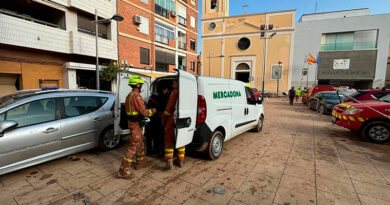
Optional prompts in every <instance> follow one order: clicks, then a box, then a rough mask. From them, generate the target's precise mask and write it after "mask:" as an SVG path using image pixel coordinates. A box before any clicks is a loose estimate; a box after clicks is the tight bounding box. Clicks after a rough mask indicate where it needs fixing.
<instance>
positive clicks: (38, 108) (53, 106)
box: [0, 98, 61, 174]
mask: <svg viewBox="0 0 390 205" xmlns="http://www.w3.org/2000/svg"><path fill="white" fill-rule="evenodd" d="M58 102H59V98H46V99H38V100H33V101H29V102H26V103H24V104H22V105H19V106H16V107H13V108H10V109H9V110H7V111H6V112H4V113H2V114H1V115H2V116H3V117H2V119H3V120H11V121H15V122H17V123H18V126H17V127H16V128H14V129H12V130H9V131H6V132H5V133H3V134H2V135H0V136H1V137H0V174H1V173H2V172H5V171H6V170H8V169H12V168H17V167H25V166H27V165H28V164H31V163H34V162H35V161H39V160H40V159H42V158H44V157H45V156H46V157H48V156H50V155H48V154H50V153H53V152H55V151H57V150H59V149H60V147H61V146H60V137H59V136H60V131H61V127H60V122H59V121H58V118H59V117H60V116H59V115H58V112H57V110H58ZM0 120H1V119H0Z"/></svg>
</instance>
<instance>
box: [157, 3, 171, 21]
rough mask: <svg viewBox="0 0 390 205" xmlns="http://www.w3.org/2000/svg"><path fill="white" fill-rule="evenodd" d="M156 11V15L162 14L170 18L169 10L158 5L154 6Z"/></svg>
mask: <svg viewBox="0 0 390 205" xmlns="http://www.w3.org/2000/svg"><path fill="white" fill-rule="evenodd" d="M154 10H155V12H156V14H160V15H161V16H164V17H165V18H168V9H166V8H164V7H162V6H160V5H158V4H154Z"/></svg>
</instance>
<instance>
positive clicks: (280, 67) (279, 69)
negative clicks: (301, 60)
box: [276, 61, 282, 98]
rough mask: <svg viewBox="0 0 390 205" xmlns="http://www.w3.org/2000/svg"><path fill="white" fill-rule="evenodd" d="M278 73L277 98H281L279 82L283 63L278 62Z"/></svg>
mask: <svg viewBox="0 0 390 205" xmlns="http://www.w3.org/2000/svg"><path fill="white" fill-rule="evenodd" d="M278 65H279V66H278V71H277V73H276V74H277V76H278V77H277V84H276V98H279V80H280V71H281V70H282V62H281V61H279V62H278Z"/></svg>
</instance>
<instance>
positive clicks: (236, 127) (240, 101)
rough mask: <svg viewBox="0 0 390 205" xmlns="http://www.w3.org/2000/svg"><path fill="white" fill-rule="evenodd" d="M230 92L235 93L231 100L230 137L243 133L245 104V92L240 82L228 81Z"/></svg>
mask: <svg viewBox="0 0 390 205" xmlns="http://www.w3.org/2000/svg"><path fill="white" fill-rule="evenodd" d="M229 86H230V90H231V91H233V92H236V93H237V95H236V97H233V98H231V103H232V117H231V118H232V137H233V136H236V135H238V134H240V133H242V132H244V131H245V123H246V121H247V120H246V115H247V114H246V113H247V108H248V106H247V102H246V91H245V88H244V86H243V83H242V82H239V81H235V80H229Z"/></svg>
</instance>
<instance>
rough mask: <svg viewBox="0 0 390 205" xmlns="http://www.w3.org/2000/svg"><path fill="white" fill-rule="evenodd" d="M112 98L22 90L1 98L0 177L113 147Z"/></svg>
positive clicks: (116, 141)
mask: <svg viewBox="0 0 390 205" xmlns="http://www.w3.org/2000/svg"><path fill="white" fill-rule="evenodd" d="M114 101H115V95H114V94H109V93H107V92H100V91H90V90H64V89H59V90H47V91H43V90H27V91H21V92H18V93H17V94H13V95H8V96H5V97H1V98H0V175H2V174H5V173H9V172H12V171H15V170H18V169H22V168H25V167H29V166H32V165H36V164H39V163H42V162H46V161H49V160H52V159H56V158H60V157H63V156H66V155H70V154H74V153H78V152H81V151H85V150H88V149H91V148H94V147H98V146H100V147H101V148H102V149H103V150H109V149H114V148H116V147H117V146H118V145H119V144H120V138H119V137H115V136H114V130H113V122H114V121H113V111H114V106H113V105H114Z"/></svg>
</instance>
